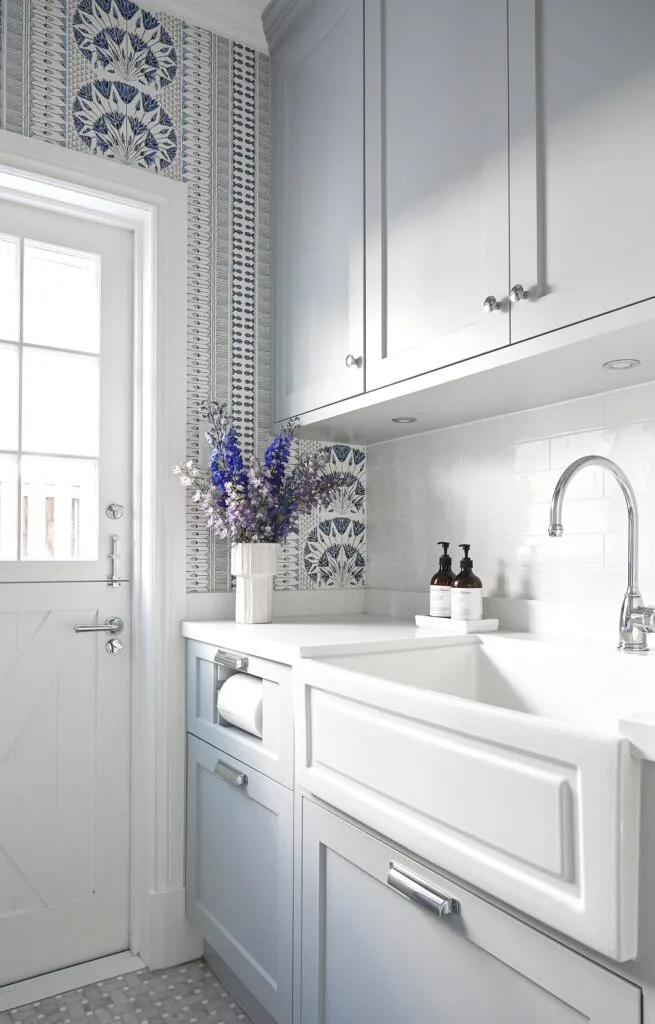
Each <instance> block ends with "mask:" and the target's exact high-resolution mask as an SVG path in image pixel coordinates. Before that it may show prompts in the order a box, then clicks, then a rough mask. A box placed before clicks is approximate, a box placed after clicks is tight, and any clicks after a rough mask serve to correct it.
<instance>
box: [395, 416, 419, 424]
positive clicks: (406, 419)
mask: <svg viewBox="0 0 655 1024" xmlns="http://www.w3.org/2000/svg"><path fill="white" fill-rule="evenodd" d="M391 422H392V423H416V416H392V417H391Z"/></svg>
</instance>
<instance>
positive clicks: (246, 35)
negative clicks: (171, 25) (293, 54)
mask: <svg viewBox="0 0 655 1024" xmlns="http://www.w3.org/2000/svg"><path fill="white" fill-rule="evenodd" d="M149 6H150V7H152V8H153V9H156V10H158V11H167V12H168V13H169V14H174V15H176V16H177V17H178V18H182V19H183V20H184V21H188V22H190V23H191V24H192V25H199V26H200V27H201V28H206V29H209V30H210V31H211V32H215V33H216V34H217V35H219V36H225V37H226V38H227V39H233V40H235V42H237V43H244V44H245V45H246V46H251V47H253V49H255V50H259V51H260V52H261V53H268V47H267V45H266V38H265V36H264V29H263V28H262V19H261V14H260V13H259V12H258V11H257V10H256V6H257V5H256V4H253V0H243V2H239V0H152V2H151V3H150V4H149Z"/></svg>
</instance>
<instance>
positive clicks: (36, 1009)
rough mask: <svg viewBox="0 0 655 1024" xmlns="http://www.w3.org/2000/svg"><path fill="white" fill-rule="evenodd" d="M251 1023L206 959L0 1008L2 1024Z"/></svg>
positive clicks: (122, 977) (101, 982)
mask: <svg viewBox="0 0 655 1024" xmlns="http://www.w3.org/2000/svg"><path fill="white" fill-rule="evenodd" d="M237 1022H242V1024H250V1020H249V1018H248V1017H246V1015H245V1013H244V1012H243V1011H242V1009H241V1007H240V1006H238V1005H237V1003H235V1002H234V1000H233V999H232V996H231V995H229V993H228V992H226V991H225V989H224V988H223V986H222V985H221V983H220V982H219V981H217V980H216V978H215V977H214V975H213V974H212V973H211V971H210V970H209V969H208V968H207V966H206V964H205V962H204V961H203V960H195V961H193V963H189V964H183V965H182V966H181V967H169V968H166V970H163V971H147V970H143V971H136V972H135V973H134V974H125V975H122V976H121V977H118V978H111V979H110V980H109V981H99V982H98V983H97V984H96V985H87V986H85V988H77V989H74V990H73V991H72V992H65V993H64V994H63V995H59V996H50V997H49V998H48V999H41V1000H40V1001H39V1002H36V1003H28V1004H27V1005H26V1006H19V1007H17V1008H16V1009H15V1010H7V1011H6V1012H5V1013H0V1024H237Z"/></svg>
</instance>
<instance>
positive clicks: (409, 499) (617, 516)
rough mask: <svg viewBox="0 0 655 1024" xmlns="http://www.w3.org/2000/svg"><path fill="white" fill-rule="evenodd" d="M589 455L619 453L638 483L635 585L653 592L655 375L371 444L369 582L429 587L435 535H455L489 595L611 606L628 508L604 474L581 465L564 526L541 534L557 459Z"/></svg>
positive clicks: (619, 582) (615, 602)
mask: <svg viewBox="0 0 655 1024" xmlns="http://www.w3.org/2000/svg"><path fill="white" fill-rule="evenodd" d="M588 454H598V455H605V456H607V457H609V458H611V459H614V460H616V461H617V462H618V463H619V464H620V465H621V466H622V468H623V469H624V470H625V472H626V473H627V475H628V477H629V478H630V480H631V482H632V484H633V487H634V488H635V491H636V493H637V495H638V497H639V505H640V514H641V540H642V543H641V575H642V591H643V592H644V594H646V596H650V597H655V592H653V591H654V588H655V384H648V385H642V386H640V387H638V388H632V389H626V390H623V391H619V392H613V393H609V394H606V395H599V396H593V397H592V398H585V399H581V400H579V401H573V402H566V403H562V404H560V405H556V406H549V407H546V408H541V409H535V410H533V411H529V412H522V413H514V414H512V415H507V416H499V417H496V418H494V419H490V420H484V421H480V422H479V423H467V424H464V425H462V426H456V427H449V428H447V429H445V430H437V431H433V432H432V433H427V434H424V435H419V436H417V437H412V438H407V439H404V440H396V441H393V442H390V443H386V444H381V445H374V446H372V447H371V448H369V449H368V454H367V463H368V494H367V502H368V518H369V527H368V571H367V586H368V587H370V588H372V589H377V590H378V591H384V590H399V591H411V590H416V591H419V592H423V591H425V592H426V594H427V587H428V584H429V579H430V576H431V574H432V572H434V570H435V569H436V566H437V562H438V554H439V550H438V547H437V541H440V540H450V542H451V544H452V548H451V554H452V555H453V563H454V565H455V567H457V566H458V565H459V558H460V555H461V552H460V551H459V549H458V547H457V545H458V544H460V543H462V542H464V541H465V542H467V543H470V544H471V545H472V555H473V556H474V564H475V567H476V570H477V572H478V574H479V575H480V576H481V578H482V580H483V583H484V585H485V592H486V594H487V595H488V596H490V597H491V596H495V597H498V598H503V599H505V598H509V599H510V600H518V599H521V600H532V601H542V602H561V603H562V604H570V605H575V604H583V605H589V606H591V607H594V608H601V607H602V608H603V614H604V613H605V609H607V608H610V607H611V609H612V610H613V611H616V613H617V614H618V610H617V609H618V607H619V606H620V602H621V597H622V594H623V591H624V590H625V582H626V571H627V568H626V561H627V559H626V551H627V516H626V510H625V501H624V498H623V496H622V494H621V491H620V489H619V488H618V487H617V485H616V483H615V482H614V480H613V479H612V478H611V477H610V476H609V474H607V473H606V472H605V471H604V470H602V468H600V467H596V466H594V467H589V468H587V469H585V470H584V471H583V472H581V473H579V474H578V475H577V476H576V477H575V478H574V479H573V480H572V481H571V484H570V485H569V488H568V490H567V494H566V498H565V502H564V509H563V516H562V518H563V520H564V530H565V532H564V536H563V537H561V538H558V539H554V538H549V537H548V534H547V531H548V522H549V513H550V501H551V497H552V493H553V489H554V487H555V484H556V482H557V480H558V478H559V476H560V473H561V471H562V469H564V467H565V466H567V465H568V464H569V463H571V462H572V461H574V459H577V458H580V457H582V456H583V455H588ZM650 580H652V586H651V588H650V591H649V590H648V583H649V581H650ZM647 592H648V593H647Z"/></svg>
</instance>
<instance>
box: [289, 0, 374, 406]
mask: <svg viewBox="0 0 655 1024" xmlns="http://www.w3.org/2000/svg"><path fill="white" fill-rule="evenodd" d="M363 19H364V14H363V0H309V2H307V3H305V4H304V6H302V7H301V8H300V12H299V15H298V17H297V19H296V21H295V22H294V24H293V25H292V27H291V30H290V33H289V35H288V36H287V37H286V38H285V39H284V41H283V43H282V44H281V45H280V46H279V47H276V48H274V50H273V52H272V69H271V74H272V87H273V99H272V104H273V106H272V126H271V130H272V146H273V202H272V210H273V238H274V243H273V322H274V349H275V419H276V420H278V421H279V420H283V419H286V418H287V417H288V416H295V415H299V414H301V413H303V412H307V411H308V410H310V409H316V408H318V407H320V406H322V405H327V404H329V403H331V402H336V401H339V400H340V399H343V398H348V397H350V396H353V395H357V394H359V393H360V392H361V391H363V389H364V370H363V354H364V352H363V350H364V143H363V137H364V38H363Z"/></svg>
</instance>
